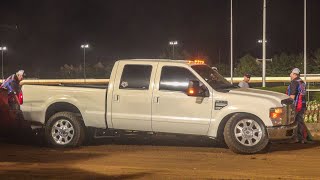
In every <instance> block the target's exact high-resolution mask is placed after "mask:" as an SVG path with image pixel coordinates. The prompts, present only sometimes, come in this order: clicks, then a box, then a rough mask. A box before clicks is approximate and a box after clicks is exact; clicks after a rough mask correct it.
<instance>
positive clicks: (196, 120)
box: [152, 63, 213, 135]
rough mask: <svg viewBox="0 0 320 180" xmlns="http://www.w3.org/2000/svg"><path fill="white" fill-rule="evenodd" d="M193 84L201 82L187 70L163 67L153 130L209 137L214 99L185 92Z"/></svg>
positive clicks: (153, 109) (157, 93) (154, 101)
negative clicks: (192, 95)
mask: <svg viewBox="0 0 320 180" xmlns="http://www.w3.org/2000/svg"><path fill="white" fill-rule="evenodd" d="M189 80H198V78H197V77H196V76H195V74H194V73H192V72H191V70H190V69H188V68H187V67H179V66H167V65H165V64H162V63H159V66H158V70H157V75H156V79H155V84H156V86H155V89H154V97H153V105H152V128H153V131H156V132H169V133H182V134H195V135H206V134H207V131H208V128H209V125H210V120H211V111H212V104H213V103H212V97H211V95H210V96H209V97H191V96H188V95H187V94H186V93H185V92H186V89H187V87H188V83H189Z"/></svg>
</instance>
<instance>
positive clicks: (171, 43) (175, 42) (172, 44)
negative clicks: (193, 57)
mask: <svg viewBox="0 0 320 180" xmlns="http://www.w3.org/2000/svg"><path fill="white" fill-rule="evenodd" d="M169 45H170V46H172V59H174V46H176V45H178V41H170V42H169Z"/></svg>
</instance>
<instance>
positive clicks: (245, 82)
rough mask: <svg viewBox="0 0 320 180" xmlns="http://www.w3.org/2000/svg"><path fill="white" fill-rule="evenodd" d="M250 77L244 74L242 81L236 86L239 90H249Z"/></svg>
mask: <svg viewBox="0 0 320 180" xmlns="http://www.w3.org/2000/svg"><path fill="white" fill-rule="evenodd" d="M250 78H251V75H250V74H248V73H246V74H244V76H243V80H242V81H241V82H239V84H238V86H239V87H241V88H250V85H249V81H250Z"/></svg>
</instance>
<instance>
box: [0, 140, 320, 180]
mask: <svg viewBox="0 0 320 180" xmlns="http://www.w3.org/2000/svg"><path fill="white" fill-rule="evenodd" d="M319 168H320V142H316V143H315V144H273V146H272V147H271V149H270V151H269V152H268V153H265V154H255V155H238V154H234V153H232V152H231V151H230V150H228V149H226V148H222V147H217V146H216V145H215V144H214V143H211V141H208V140H202V139H191V140H188V139H179V138H177V139H173V140H172V138H171V139H168V138H161V139H155V140H154V139H153V140H152V141H150V140H148V141H145V140H137V139H129V140H121V139H116V140H112V141H111V140H100V141H99V142H96V143H94V144H92V145H86V146H82V147H80V148H75V149H52V148H48V147H46V146H44V145H42V144H41V143H32V144H30V143H29V144H28V143H21V142H18V143H17V142H16V143H12V142H8V140H6V139H0V179H319V177H320V170H319Z"/></svg>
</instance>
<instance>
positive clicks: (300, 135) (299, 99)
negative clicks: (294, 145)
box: [286, 68, 311, 143]
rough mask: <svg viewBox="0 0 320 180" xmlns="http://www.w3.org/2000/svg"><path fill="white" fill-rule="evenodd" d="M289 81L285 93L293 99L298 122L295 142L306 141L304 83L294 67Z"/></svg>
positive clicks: (298, 71)
mask: <svg viewBox="0 0 320 180" xmlns="http://www.w3.org/2000/svg"><path fill="white" fill-rule="evenodd" d="M290 78H291V83H290V85H289V86H288V89H287V93H286V94H287V95H288V96H290V98H292V99H293V100H294V104H295V107H296V118H295V120H296V122H297V123H298V129H297V139H296V142H300V143H308V142H309V141H308V139H310V140H311V137H308V136H309V135H308V129H307V127H306V125H305V123H304V118H303V117H304V112H305V110H306V97H305V95H306V84H305V83H304V82H303V80H302V79H301V78H300V70H299V69H298V68H294V69H293V70H292V71H291V73H290Z"/></svg>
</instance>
